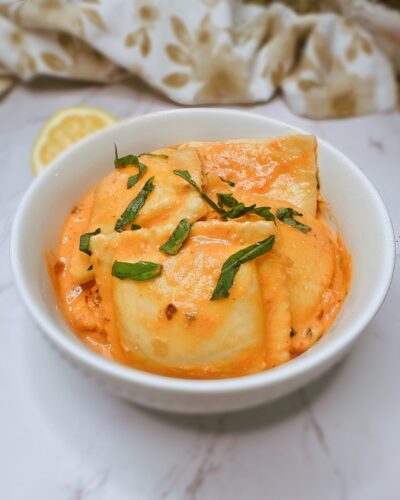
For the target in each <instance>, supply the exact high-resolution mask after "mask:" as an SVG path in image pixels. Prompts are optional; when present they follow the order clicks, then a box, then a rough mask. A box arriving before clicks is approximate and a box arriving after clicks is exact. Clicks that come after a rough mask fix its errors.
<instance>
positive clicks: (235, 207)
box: [217, 193, 275, 220]
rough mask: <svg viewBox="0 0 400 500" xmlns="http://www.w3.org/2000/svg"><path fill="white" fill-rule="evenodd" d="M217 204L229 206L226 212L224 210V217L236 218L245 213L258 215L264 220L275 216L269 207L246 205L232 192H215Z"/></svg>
mask: <svg viewBox="0 0 400 500" xmlns="http://www.w3.org/2000/svg"><path fill="white" fill-rule="evenodd" d="M217 198H218V206H219V207H220V208H224V206H226V207H228V208H230V209H231V210H229V211H228V212H225V217H227V218H228V219H236V218H237V217H242V216H243V215H245V214H247V213H251V214H255V215H258V216H259V217H262V218H263V219H265V220H275V216H274V214H273V213H271V212H270V208H271V207H257V206H256V205H250V206H249V207H246V206H245V205H244V203H242V202H240V201H238V200H237V199H236V198H235V197H234V196H233V194H232V193H228V194H226V193H217Z"/></svg>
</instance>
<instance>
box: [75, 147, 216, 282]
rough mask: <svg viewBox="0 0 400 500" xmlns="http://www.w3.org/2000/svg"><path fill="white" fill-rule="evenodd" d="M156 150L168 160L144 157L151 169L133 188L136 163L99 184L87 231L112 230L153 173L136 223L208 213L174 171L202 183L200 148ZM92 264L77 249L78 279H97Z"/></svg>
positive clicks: (194, 217) (162, 223)
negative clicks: (151, 187) (130, 184)
mask: <svg viewBox="0 0 400 500" xmlns="http://www.w3.org/2000/svg"><path fill="white" fill-rule="evenodd" d="M155 153H157V154H162V155H166V156H168V159H164V158H158V157H152V156H142V157H141V158H140V161H141V162H143V163H144V164H145V165H146V166H147V172H146V174H145V175H144V176H143V177H142V178H141V179H140V180H139V181H138V182H137V184H136V185H135V186H133V187H132V188H131V189H127V182H128V178H129V177H130V176H132V175H135V174H137V173H138V169H137V168H136V167H132V166H130V167H127V168H119V169H114V170H113V172H112V173H111V174H109V175H108V176H107V177H105V178H104V179H103V180H102V181H101V182H100V183H99V184H98V185H97V187H96V189H95V191H94V197H93V205H92V210H91V216H90V220H89V223H88V228H87V232H91V231H94V230H96V229H97V228H100V229H101V232H102V233H103V234H107V233H111V232H112V231H113V230H114V227H115V223H116V222H117V220H118V219H119V217H120V216H121V214H122V213H123V212H124V210H125V209H126V207H127V206H128V204H129V203H130V202H131V201H132V200H133V199H134V198H135V197H136V196H137V195H138V193H139V191H140V190H141V189H142V187H143V185H144V184H145V182H146V181H147V180H148V179H149V178H150V177H152V176H154V184H155V188H154V190H153V191H152V192H151V193H150V194H149V196H148V198H147V199H146V203H145V204H144V206H143V207H142V209H141V210H140V212H139V214H138V216H137V218H136V219H135V220H134V223H135V224H139V225H140V226H142V227H155V226H167V225H169V226H175V225H176V224H178V222H179V221H180V220H181V219H183V218H187V219H188V220H189V221H191V222H194V221H196V220H198V219H200V218H201V217H203V216H204V215H205V214H206V212H207V207H206V205H205V203H204V202H203V200H202V199H201V197H200V196H199V195H198V194H197V193H195V192H194V191H193V189H192V188H191V187H190V186H189V185H188V184H187V183H185V182H184V181H183V180H182V179H181V178H180V177H178V176H176V175H175V174H174V173H173V170H175V169H185V170H189V172H190V173H191V175H192V177H193V179H194V180H195V181H196V182H197V183H198V184H201V182H202V170H201V164H200V161H199V158H198V155H197V153H196V151H195V150H194V149H191V148H189V149H185V150H177V149H173V148H166V149H162V150H159V151H156V152H155ZM89 266H90V259H89V257H88V256H86V255H85V254H82V252H79V249H78V248H77V249H76V250H75V252H74V255H73V258H72V264H71V273H72V276H73V278H74V280H75V282H77V283H82V282H85V281H88V280H90V279H93V272H92V271H91V270H90V269H88V268H89Z"/></svg>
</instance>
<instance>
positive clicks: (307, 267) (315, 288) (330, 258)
mask: <svg viewBox="0 0 400 500" xmlns="http://www.w3.org/2000/svg"><path fill="white" fill-rule="evenodd" d="M297 219H298V220H299V221H301V222H302V223H304V224H306V225H308V226H309V227H311V231H310V232H308V233H302V232H301V231H299V230H298V229H296V228H293V227H290V226H288V225H287V224H283V223H281V222H279V221H278V231H279V235H280V249H281V252H282V254H284V255H285V256H286V258H287V259H288V262H287V276H288V281H287V285H288V289H289V296H290V313H291V321H292V338H291V348H290V350H291V352H292V353H293V354H300V353H302V352H304V351H305V350H307V349H308V348H309V347H311V345H313V344H314V343H315V342H316V341H317V340H318V339H319V338H320V336H321V335H322V333H323V331H324V325H323V321H322V316H323V296H324V293H325V292H326V291H327V290H329V287H330V285H331V283H332V279H333V276H334V272H335V249H334V242H333V240H332V238H331V235H330V233H329V232H328V230H327V227H326V225H325V224H323V222H322V221H320V220H318V219H315V218H313V217H310V216H307V215H304V216H303V217H297Z"/></svg>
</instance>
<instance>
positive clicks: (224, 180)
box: [220, 177, 236, 187]
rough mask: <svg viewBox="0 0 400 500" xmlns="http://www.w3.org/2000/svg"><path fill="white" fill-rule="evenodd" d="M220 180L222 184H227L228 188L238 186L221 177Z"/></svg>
mask: <svg viewBox="0 0 400 500" xmlns="http://www.w3.org/2000/svg"><path fill="white" fill-rule="evenodd" d="M220 179H221V181H222V182H226V184H228V186H230V187H235V185H236V184H235V182H233V181H229V180H228V179H224V178H223V177H220Z"/></svg>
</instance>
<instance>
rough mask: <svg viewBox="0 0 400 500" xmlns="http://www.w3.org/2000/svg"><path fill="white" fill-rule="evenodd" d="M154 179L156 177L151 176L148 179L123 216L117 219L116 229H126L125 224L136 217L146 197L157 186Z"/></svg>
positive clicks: (119, 230)
mask: <svg viewBox="0 0 400 500" xmlns="http://www.w3.org/2000/svg"><path fill="white" fill-rule="evenodd" d="M153 179H154V177H151V178H150V179H148V180H147V181H146V183H145V185H144V186H143V187H142V189H141V190H140V191H139V194H138V195H137V196H136V198H134V199H133V200H132V201H131V202H130V203H129V205H128V206H127V207H126V209H125V211H124V213H123V214H122V215H121V217H120V218H119V219H118V220H117V223H116V224H115V227H114V229H115V231H118V232H121V231H123V230H124V229H123V228H124V226H126V224H129V223H130V222H132V221H134V220H135V219H136V217H137V216H138V213H139V211H140V209H141V208H142V207H143V205H144V203H145V201H146V198H147V197H148V195H149V194H150V193H151V192H152V191H153V189H154V188H155V185H154V183H153Z"/></svg>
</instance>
